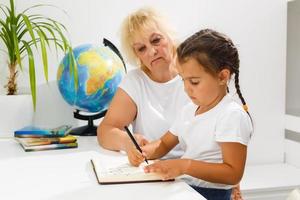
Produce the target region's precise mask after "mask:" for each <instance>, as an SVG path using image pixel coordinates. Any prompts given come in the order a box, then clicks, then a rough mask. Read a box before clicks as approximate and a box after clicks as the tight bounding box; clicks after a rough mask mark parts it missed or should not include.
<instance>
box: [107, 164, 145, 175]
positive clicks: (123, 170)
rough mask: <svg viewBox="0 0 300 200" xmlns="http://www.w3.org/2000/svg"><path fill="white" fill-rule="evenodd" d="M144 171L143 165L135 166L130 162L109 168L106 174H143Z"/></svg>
mask: <svg viewBox="0 0 300 200" xmlns="http://www.w3.org/2000/svg"><path fill="white" fill-rule="evenodd" d="M141 173H144V170H143V166H140V167H133V166H131V165H129V164H122V165H119V166H117V167H113V168H107V169H106V172H105V174H106V175H125V176H130V175H133V174H141Z"/></svg>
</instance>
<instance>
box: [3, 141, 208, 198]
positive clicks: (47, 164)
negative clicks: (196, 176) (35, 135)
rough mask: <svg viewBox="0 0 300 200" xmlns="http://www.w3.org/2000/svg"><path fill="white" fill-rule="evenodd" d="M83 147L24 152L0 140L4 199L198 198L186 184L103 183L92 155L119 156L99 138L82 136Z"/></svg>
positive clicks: (81, 145)
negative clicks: (91, 163) (95, 167)
mask: <svg viewBox="0 0 300 200" xmlns="http://www.w3.org/2000/svg"><path fill="white" fill-rule="evenodd" d="M78 143H79V148H76V149H65V150H52V151H39V152H24V150H23V149H22V148H21V146H20V145H19V144H18V143H17V142H16V141H15V140H13V139H0V199H1V200H2V199H3V200H19V199H20V200H22V199H24V200H27V199H30V200H35V199H36V200H51V199H55V200H60V199H61V200H68V199H70V200H71V199H72V200H76V199H85V200H92V199H97V200H99V199H122V200H127V199H128V200H135V199H137V200H141V199H143V200H148V199H149V200H155V199H164V200H168V199H172V200H173V199H178V200H182V199H189V200H193V199H197V200H203V199H205V198H203V197H202V196H201V195H200V194H198V193H197V192H195V191H194V190H193V189H192V188H190V187H189V186H188V185H187V184H186V183H184V182H182V181H180V180H176V181H175V182H160V183H140V184H122V185H99V184H98V183H97V181H96V177H95V175H94V174H93V171H92V166H91V165H90V161H89V159H90V157H91V155H94V154H97V153H102V154H110V155H115V154H117V153H116V152H112V151H107V150H104V149H102V148H100V147H99V145H98V143H97V141H96V137H80V138H78Z"/></svg>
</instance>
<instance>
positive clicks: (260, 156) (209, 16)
mask: <svg viewBox="0 0 300 200" xmlns="http://www.w3.org/2000/svg"><path fill="white" fill-rule="evenodd" d="M2 1H3V0H2ZM8 2H9V1H8V0H4V3H8ZM16 2H17V7H18V8H19V9H21V8H25V7H28V6H29V5H32V4H35V3H50V4H53V5H56V6H58V7H60V8H62V9H64V10H66V12H67V13H68V15H69V17H66V16H65V15H63V14H61V13H60V12H59V11H57V10H55V9H40V10H39V11H42V12H43V13H44V14H47V15H50V16H52V17H57V19H59V20H60V21H62V22H63V23H65V24H66V25H67V27H68V29H69V31H70V36H71V39H72V42H73V44H74V46H76V45H79V44H82V43H99V42H100V40H101V38H102V37H107V38H108V39H111V40H112V41H113V42H114V43H115V44H116V45H118V46H119V38H118V34H117V32H118V30H119V26H120V23H121V20H122V19H123V18H124V16H126V15H127V14H128V13H129V12H131V11H132V10H133V9H136V8H139V7H141V6H144V5H152V6H155V7H157V8H159V9H160V10H161V11H162V12H164V14H165V15H167V16H168V17H169V21H170V22H171V23H172V24H173V26H174V27H175V30H177V31H178V36H179V38H180V39H181V40H182V39H183V38H185V37H186V36H188V35H190V34H192V33H193V32H195V31H197V30H199V29H200V28H208V27H209V28H215V29H217V30H219V31H221V32H224V33H226V34H227V35H229V36H230V37H231V38H232V39H233V41H234V42H235V43H236V45H237V46H238V48H239V50H240V60H241V73H240V76H241V77H240V80H241V87H242V92H243V95H244V97H245V99H246V101H247V102H248V104H249V108H250V113H251V115H252V117H253V120H254V126H255V134H254V136H253V138H252V141H251V144H250V148H249V159H248V161H249V162H250V163H272V162H281V161H283V145H284V144H283V129H284V125H283V116H284V106H285V98H284V95H285V60H286V59H285V52H286V51H285V49H286V47H285V46H286V1H285V0H243V1H241V0H223V1H219V0H185V1H182V0H173V1H159V0H151V1H150V0H130V1H129V0H128V1H121V0H107V1H105V0H81V1H80V0H76V1H72V0H63V1H61V0H40V1H37V0H26V1H23V0H16ZM117 4H118V6H116V5H117ZM0 56H1V55H0ZM0 58H1V60H0V62H1V63H0V66H1V64H2V65H3V63H4V60H3V57H0ZM59 58H61V54H60V56H59ZM58 63H59V59H58V60H57V59H51V61H50V68H51V71H50V79H51V80H55V77H56V69H57V66H58ZM0 72H1V71H0ZM38 81H39V82H42V81H43V78H42V76H41V77H40V78H38ZM0 83H3V77H2V76H1V80H0ZM23 84H24V83H23ZM232 91H234V90H232Z"/></svg>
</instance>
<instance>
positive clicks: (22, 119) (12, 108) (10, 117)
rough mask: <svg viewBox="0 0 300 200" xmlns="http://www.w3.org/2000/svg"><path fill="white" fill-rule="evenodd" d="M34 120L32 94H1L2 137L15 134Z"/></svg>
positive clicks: (0, 125)
mask: <svg viewBox="0 0 300 200" xmlns="http://www.w3.org/2000/svg"><path fill="white" fill-rule="evenodd" d="M32 122H33V106H32V100H31V95H29V94H28V95H9V96H8V95H0V137H6V136H13V132H14V131H15V130H17V129H20V128H22V127H24V126H28V125H31V124H32Z"/></svg>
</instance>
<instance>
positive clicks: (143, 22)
mask: <svg viewBox="0 0 300 200" xmlns="http://www.w3.org/2000/svg"><path fill="white" fill-rule="evenodd" d="M149 28H158V29H159V30H160V31H161V32H162V33H163V34H165V35H166V36H167V37H168V38H169V39H170V41H171V42H172V44H173V46H174V50H176V44H177V42H176V41H175V39H174V31H173V30H172V29H171V28H170V26H169V25H168V24H167V23H166V20H165V18H164V17H163V16H162V15H160V14H159V13H158V11H156V10H154V9H153V8H150V7H146V8H141V9H138V10H136V11H135V12H133V13H132V14H130V15H128V16H127V17H126V18H125V19H124V21H123V23H122V26H121V48H122V51H123V53H125V56H126V58H127V61H128V62H129V63H130V64H132V65H142V63H140V61H139V59H138V57H137V56H136V54H135V52H134V49H133V46H132V45H133V40H134V37H135V36H136V35H142V34H143V32H144V31H145V30H147V29H149ZM174 53H176V51H174ZM140 67H141V66H140Z"/></svg>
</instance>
